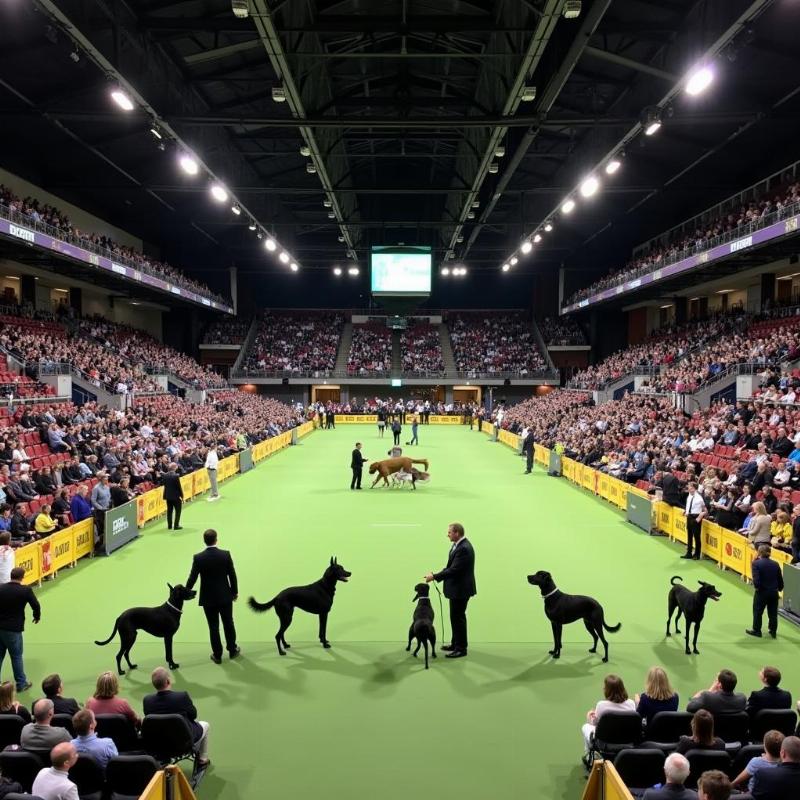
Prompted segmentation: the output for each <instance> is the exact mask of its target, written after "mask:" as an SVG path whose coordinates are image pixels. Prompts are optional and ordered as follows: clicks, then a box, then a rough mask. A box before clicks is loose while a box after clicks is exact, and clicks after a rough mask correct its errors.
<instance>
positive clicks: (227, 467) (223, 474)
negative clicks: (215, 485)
mask: <svg viewBox="0 0 800 800" xmlns="http://www.w3.org/2000/svg"><path fill="white" fill-rule="evenodd" d="M238 461H239V458H238V456H236V455H232V456H228V457H227V458H223V459H222V460H221V461H220V462H219V466H218V468H217V477H218V478H219V481H220V483H221V482H222V481H225V480H227V479H228V478H230V477H231V475H233V474H234V473H235V472H236V470H237V468H238Z"/></svg>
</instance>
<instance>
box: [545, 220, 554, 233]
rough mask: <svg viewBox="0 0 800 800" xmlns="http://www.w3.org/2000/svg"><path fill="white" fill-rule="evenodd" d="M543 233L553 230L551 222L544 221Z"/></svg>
mask: <svg viewBox="0 0 800 800" xmlns="http://www.w3.org/2000/svg"><path fill="white" fill-rule="evenodd" d="M544 230H545V233H550V231H551V230H553V223H552V222H545V224H544Z"/></svg>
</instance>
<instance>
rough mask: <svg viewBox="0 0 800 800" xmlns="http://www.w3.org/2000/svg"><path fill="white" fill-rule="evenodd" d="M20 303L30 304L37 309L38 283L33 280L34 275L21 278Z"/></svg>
mask: <svg viewBox="0 0 800 800" xmlns="http://www.w3.org/2000/svg"><path fill="white" fill-rule="evenodd" d="M19 302H20V303H21V304H22V305H24V304H25V303H30V304H31V305H32V306H33V307H34V308H36V281H35V280H34V279H33V275H20V276H19ZM48 311H49V309H48Z"/></svg>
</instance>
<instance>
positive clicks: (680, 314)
mask: <svg viewBox="0 0 800 800" xmlns="http://www.w3.org/2000/svg"><path fill="white" fill-rule="evenodd" d="M688 316H689V301H688V300H687V298H685V297H676V298H675V324H676V325H683V323H684V322H686V319H687V317H688Z"/></svg>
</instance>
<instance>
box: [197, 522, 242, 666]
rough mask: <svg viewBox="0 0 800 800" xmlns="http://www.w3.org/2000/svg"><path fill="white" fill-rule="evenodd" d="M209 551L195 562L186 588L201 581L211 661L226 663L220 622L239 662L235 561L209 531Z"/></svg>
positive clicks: (228, 646)
mask: <svg viewBox="0 0 800 800" xmlns="http://www.w3.org/2000/svg"><path fill="white" fill-rule="evenodd" d="M203 541H204V542H205V543H206V549H205V550H204V551H203V552H202V553H198V554H197V555H196V556H195V557H194V560H193V561H192V571H191V573H190V574H189V580H187V581H186V588H187V589H190V590H191V589H192V587H193V586H194V585H195V583H196V582H197V578H198V577H200V578H201V579H202V580H201V581H200V605H201V606H202V607H203V611H204V612H205V615H206V620H207V621H208V635H209V638H210V639H211V660H212V661H213V662H214V663H215V664H221V663H222V641H221V640H220V638H219V621H220V618H222V627H223V629H224V631H225V647H226V648H227V650H228V653H229V654H230V657H231V658H236V656H238V655H239V653H240V652H241V650H240V649H239V648H238V647H237V645H236V628H235V627H234V624H233V602H234V601H235V600H236V599H237V598H238V596H239V585H238V583H237V581H236V570H235V569H234V568H233V559H232V558H231V554H230V553H229V552H228V551H227V550H220V549H219V548H218V547H217V532H216V531H215V530H213V529H212V528H209V529H208V530H207V531H206V532H205V533H204V534H203Z"/></svg>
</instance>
